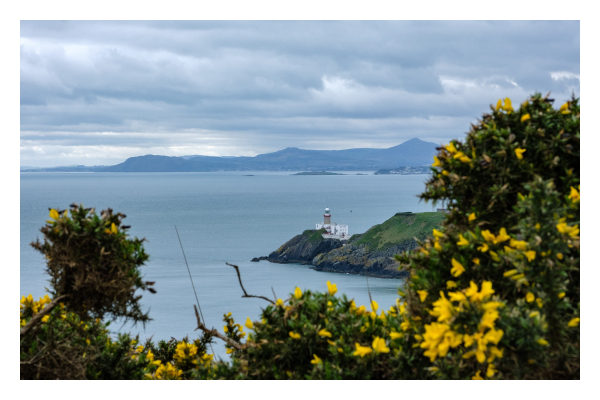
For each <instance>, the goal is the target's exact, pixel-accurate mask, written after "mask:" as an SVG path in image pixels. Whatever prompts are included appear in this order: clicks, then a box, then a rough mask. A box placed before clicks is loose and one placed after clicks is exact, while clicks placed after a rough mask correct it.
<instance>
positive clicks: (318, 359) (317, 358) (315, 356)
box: [310, 354, 323, 365]
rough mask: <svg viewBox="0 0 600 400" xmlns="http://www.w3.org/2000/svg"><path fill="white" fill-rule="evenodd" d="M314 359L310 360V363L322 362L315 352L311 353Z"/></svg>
mask: <svg viewBox="0 0 600 400" xmlns="http://www.w3.org/2000/svg"><path fill="white" fill-rule="evenodd" d="M313 357H314V359H312V360H311V361H310V363H311V364H315V365H317V364H322V363H323V360H321V359H320V358H319V357H318V356H317V355H316V354H313Z"/></svg>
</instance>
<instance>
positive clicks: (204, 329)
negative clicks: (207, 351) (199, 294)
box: [194, 304, 244, 350]
mask: <svg viewBox="0 0 600 400" xmlns="http://www.w3.org/2000/svg"><path fill="white" fill-rule="evenodd" d="M194 312H195V313H196V321H197V322H198V327H197V328H196V329H195V330H198V329H200V330H201V331H202V332H204V333H207V334H209V335H211V336H215V337H218V338H219V339H221V340H222V341H224V342H226V343H227V344H228V345H230V346H231V347H233V348H236V349H238V350H242V349H243V348H244V346H243V345H241V344H240V343H238V342H236V341H235V340H233V339H230V338H228V337H227V336H224V335H222V334H220V333H219V332H218V331H217V330H216V329H215V328H212V329H208V328H207V327H206V326H204V324H203V323H202V322H200V314H198V309H197V308H196V305H195V304H194Z"/></svg>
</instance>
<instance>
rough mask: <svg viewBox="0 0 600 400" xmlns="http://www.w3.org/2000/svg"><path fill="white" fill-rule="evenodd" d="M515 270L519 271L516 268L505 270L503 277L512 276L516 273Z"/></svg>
mask: <svg viewBox="0 0 600 400" xmlns="http://www.w3.org/2000/svg"><path fill="white" fill-rule="evenodd" d="M517 272H519V271H517V270H516V269H511V270H510V271H506V272H505V273H504V274H503V275H504V276H505V277H509V276H513V275H514V274H516V273H517Z"/></svg>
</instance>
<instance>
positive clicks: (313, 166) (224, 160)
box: [103, 138, 437, 172]
mask: <svg viewBox="0 0 600 400" xmlns="http://www.w3.org/2000/svg"><path fill="white" fill-rule="evenodd" d="M436 147H437V145H436V144H435V143H431V142H425V141H423V140H420V139H417V138H414V139H411V140H408V141H406V142H404V143H402V144H399V145H398V146H394V147H390V148H389V149H348V150H303V149H298V148H295V147H288V148H286V149H283V150H279V151H276V152H273V153H266V154H259V155H257V156H255V157H211V156H184V157H168V156H155V155H146V156H140V157H131V158H128V159H127V160H126V161H125V162H123V163H121V164H117V165H113V166H111V167H106V168H104V170H103V171H105V172H210V171H298V170H304V171H324V170H337V171H344V170H345V171H349V170H350V171H351V170H378V169H382V168H388V169H393V168H397V167H398V166H399V165H403V166H407V167H413V166H414V167H416V166H422V165H430V164H431V163H432V162H433V156H434V154H436V150H435V148H436Z"/></svg>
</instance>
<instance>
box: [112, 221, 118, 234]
mask: <svg viewBox="0 0 600 400" xmlns="http://www.w3.org/2000/svg"><path fill="white" fill-rule="evenodd" d="M110 231H111V232H112V233H114V234H115V235H116V234H117V233H118V232H119V231H118V230H117V226H116V225H115V223H114V222H113V223H112V224H111V225H110Z"/></svg>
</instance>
